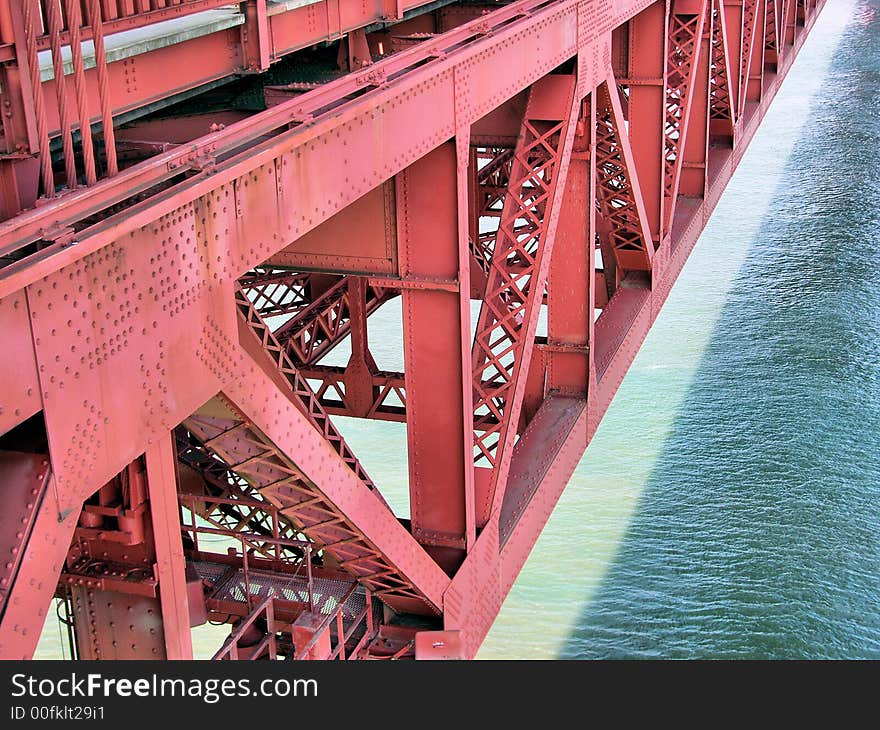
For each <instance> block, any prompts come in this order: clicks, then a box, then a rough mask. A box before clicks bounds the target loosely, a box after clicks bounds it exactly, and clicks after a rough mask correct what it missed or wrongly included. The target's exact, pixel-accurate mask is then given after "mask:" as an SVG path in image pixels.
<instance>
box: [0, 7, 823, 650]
mask: <svg viewBox="0 0 880 730" xmlns="http://www.w3.org/2000/svg"><path fill="white" fill-rule="evenodd" d="M821 4H822V3H821V1H820V2H817V0H518V1H517V2H511V3H503V2H493V1H492V0H474V1H467V2H450V0H434V1H430V2H425V0H243V1H242V2H239V3H235V4H231V3H230V2H229V0H0V99H2V122H3V124H2V138H0V149H2V154H0V221H2V222H0V328H2V330H0V331H2V335H3V339H2V341H3V353H2V357H0V434H2V436H0V489H2V492H3V497H4V499H3V510H2V512H0V657H3V658H22V657H30V656H31V655H32V654H33V652H34V649H35V647H36V645H37V641H38V639H39V637H40V632H41V629H42V626H43V624H44V621H45V620H46V617H47V615H50V612H54V611H58V613H59V616H60V617H61V620H62V623H63V625H64V626H66V627H67V632H68V639H69V643H70V646H71V650H72V652H73V655H74V656H76V657H80V658H87V659H88V658H93V659H94V658H97V659H143V658H156V659H165V658H167V659H176V658H187V657H190V656H191V655H192V638H191V627H193V626H197V625H200V624H203V623H205V622H206V621H212V622H215V623H225V624H228V629H229V633H228V638H226V640H225V642H224V643H222V646H218V647H217V653H216V656H215V658H217V659H267V658H286V659H314V658H319V659H320V658H334V659H355V658H359V659H367V658H373V659H389V658H391V659H393V658H406V657H415V658H425V659H431V658H452V657H472V656H473V655H474V654H475V653H476V652H477V650H478V648H479V646H480V643H481V642H482V640H483V638H484V637H485V635H486V633H487V631H488V630H489V628H490V626H491V624H492V621H493V619H494V618H495V615H496V614H497V612H498V610H499V608H500V606H501V603H502V601H503V600H504V598H505V596H506V595H507V592H508V591H509V590H510V588H511V585H512V584H513V582H514V581H515V580H516V577H517V574H518V573H519V571H520V569H521V567H522V566H523V563H524V562H525V560H526V558H527V556H528V554H529V551H530V549H531V547H532V545H533V544H534V542H535V540H536V539H537V537H538V535H539V533H540V532H541V529H542V527H543V525H544V523H545V521H546V520H547V518H548V516H549V514H550V512H551V511H552V509H553V507H554V504H555V503H556V501H557V499H558V498H559V496H560V494H561V492H562V490H563V488H564V487H565V484H566V482H567V480H568V479H569V477H570V475H571V473H572V471H573V470H574V468H575V465H576V464H577V462H578V460H579V459H580V457H581V455H582V454H583V452H584V450H585V448H586V447H587V444H588V443H589V441H590V438H591V437H592V435H593V433H594V432H595V430H596V427H597V425H598V423H599V421H600V419H601V418H602V415H603V413H604V412H605V410H606V409H607V408H608V405H609V403H610V401H611V399H612V398H613V396H614V394H615V391H616V390H617V388H618V386H619V384H620V382H621V380H622V378H623V377H624V375H625V373H626V372H627V369H628V367H629V365H630V363H631V362H632V360H633V357H634V356H635V354H636V352H637V350H638V349H639V346H640V345H641V343H642V341H643V339H644V337H645V335H646V333H647V332H648V330H649V328H650V327H651V324H652V322H653V321H654V319H655V318H656V316H657V314H658V312H659V311H660V308H661V307H662V305H663V302H664V300H665V299H666V296H667V295H668V294H669V291H670V289H671V287H672V285H673V284H674V282H675V280H676V277H677V275H678V273H679V271H680V270H681V268H682V265H683V264H684V262H685V260H686V258H687V256H688V254H689V252H690V251H691V249H692V248H693V246H694V244H695V242H696V241H697V238H698V237H699V235H700V232H701V230H702V228H703V226H704V224H705V222H706V220H707V218H708V217H709V215H710V214H711V212H712V209H713V207H714V206H715V204H716V203H717V201H718V199H719V196H720V195H721V193H722V191H723V190H724V187H725V185H726V184H727V181H728V179H729V178H730V176H731V174H732V173H733V171H734V169H735V167H736V165H737V163H738V161H739V160H740V158H741V156H742V154H743V152H744V150H745V149H746V147H747V146H748V144H749V140H750V139H751V137H752V135H753V134H754V133H755V130H756V129H757V127H758V125H759V124H760V122H761V119H762V117H763V115H764V113H765V111H766V110H767V107H768V105H769V104H770V103H771V101H772V100H773V97H774V95H775V93H776V91H777V89H778V88H779V85H780V83H781V82H782V79H783V77H784V76H785V74H786V72H787V70H788V69H789V67H790V66H791V64H792V62H793V61H794V58H795V56H796V55H797V53H798V50H799V49H800V47H801V45H802V43H803V41H804V39H805V37H806V35H807V33H808V32H809V30H810V28H811V26H812V24H813V21H814V20H815V18H816V15H817V13H818V12H819V10H820V8H821ZM398 296H399V297H400V311H401V321H400V327H401V329H402V333H403V349H404V360H405V367H404V368H403V371H402V372H389V371H385V370H381V369H379V367H378V366H377V364H376V361H375V360H374V358H373V356H372V354H371V351H370V341H369V337H368V331H369V329H370V328H369V327H368V323H369V319H370V315H371V314H373V313H374V312H376V311H377V310H378V309H379V308H381V307H382V306H383V304H385V303H387V302H388V301H389V300H390V299H392V298H395V297H398ZM472 312H473V313H474V316H473V317H472ZM477 312H478V315H477ZM542 313H543V314H542ZM544 316H545V317H546V320H545V321H546V334H543V333H542V334H540V335H539V334H538V333H539V327H538V325H539V318H542V317H544ZM542 321H544V320H543V319H542ZM542 327H543V325H542ZM343 342H346V343H348V345H347V346H348V347H350V352H351V355H350V358H349V359H348V362H347V364H346V365H345V366H333V365H329V364H327V361H326V356H327V354H328V353H330V352H331V351H333V350H334V348H336V347H337V346H338V345H340V343H343ZM340 416H346V417H355V418H366V419H374V420H377V421H398V422H405V424H406V436H407V445H408V450H407V457H408V464H409V508H410V509H409V515H410V516H409V517H407V518H403V517H402V516H400V515H396V514H395V513H394V511H393V510H392V509H391V507H389V505H388V503H387V502H386V499H385V498H383V494H382V492H383V487H382V484H379V483H375V482H374V481H373V480H372V479H371V477H370V475H369V474H368V473H367V471H366V469H365V467H364V465H363V463H362V462H361V461H360V460H359V459H358V456H357V454H355V453H354V452H353V451H352V449H351V447H350V446H349V444H348V443H347V442H346V440H345V437H344V435H343V433H342V432H341V431H340V430H339V429H338V427H337V425H336V424H335V423H334V419H337V420H338V417H340ZM377 427H381V426H379V425H377ZM633 437H634V438H636V439H638V434H633ZM218 546H219V547H218ZM549 569H550V570H552V566H549ZM559 579H560V580H564V576H560V577H559ZM53 601H54V603H53Z"/></svg>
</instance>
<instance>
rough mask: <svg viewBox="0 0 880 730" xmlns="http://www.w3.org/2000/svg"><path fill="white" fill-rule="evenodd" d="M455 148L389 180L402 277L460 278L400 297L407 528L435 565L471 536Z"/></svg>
mask: <svg viewBox="0 0 880 730" xmlns="http://www.w3.org/2000/svg"><path fill="white" fill-rule="evenodd" d="M458 146H464V148H465V154H464V159H459V157H461V155H459V154H457V152H456V144H455V143H451V142H450V143H447V144H444V145H442V146H440V147H439V148H437V149H436V150H434V151H433V152H431V153H429V154H427V155H426V156H425V157H423V158H421V159H420V160H418V161H417V162H415V163H414V164H412V165H410V166H409V167H408V168H407V169H406V170H404V171H403V172H402V173H400V174H399V175H398V176H397V178H396V190H397V218H398V251H399V257H400V274H401V276H404V277H411V278H417V279H422V280H425V279H441V280H446V281H449V280H457V281H458V290H457V291H455V292H449V291H442V290H438V289H431V288H425V289H404V291H403V294H402V296H403V346H404V357H405V360H406V368H405V371H406V405H407V442H408V445H409V480H410V484H409V490H410V511H411V518H412V532H413V535H414V536H415V538H416V539H417V540H418V541H419V542H420V543H422V544H423V545H425V546H426V547H428V548H429V550H431V552H432V554H434V555H435V557H437V558H438V559H439V556H440V555H441V554H443V553H444V552H446V553H447V554H448V551H444V550H443V549H444V548H452V549H453V550H455V551H463V550H465V549H467V547H468V546H469V545H470V544H471V543H472V542H473V540H474V535H475V522H474V502H473V491H474V486H473V479H474V476H473V472H474V470H473V460H472V457H471V431H472V428H473V420H472V415H471V414H472V407H471V403H472V400H471V398H472V394H471V379H470V367H469V366H470V339H471V337H470V276H469V265H470V264H469V259H470V255H469V251H468V247H467V222H466V218H465V216H466V215H467V211H466V210H464V211H462V210H461V209H460V208H461V206H463V205H464V206H466V204H467V165H468V159H467V157H468V156H467V145H458ZM462 224H463V225H462ZM432 548H434V549H432ZM436 548H440V550H437V549H436ZM447 557H448V555H447ZM453 557H454V556H453Z"/></svg>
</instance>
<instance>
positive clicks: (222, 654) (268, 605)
mask: <svg viewBox="0 0 880 730" xmlns="http://www.w3.org/2000/svg"><path fill="white" fill-rule="evenodd" d="M262 614H265V615H266V632H267V633H266V636H264V637H263V639H262V640H261V641H260V642H259V643H258V644H256V646H254V647H250V646H249V647H246V648H247V649H252V650H253V651H252V653H251V656H250V660H251V661H253V660H254V659H257V658H258V657H259V656H260V654H262V652H263V649H265V648H266V647H268V648H269V658H270V659H275V657H276V648H275V633H274V631H273V630H272V624H273V623H274V621H275V597H274V596H266V597H265V598H264V599H263V600H262V601H260V603H259V604H258V605H257V606H256V608H254V609H253V610H252V611H251V612H250V614H249V615H248V617H247V618H245V619H244V621H242V622H241V623H240V624H239V625H238V626H236V627H235V629H233V631H232V632H231V633H230V634H229V636H227V637H226V641H224V642H223V646H221V647H220V649H219V650H218V651H217V653H216V654H214V656H213V657H211V658H212V660H214V661H220V660H223V659H238V649H239V646H238V641H239V639H240V638H241V636H242V634H244V632H245V631H246V630H247V629H249V628H250V627H251V626H252V625H253V623H254V622H255V621H256V620H257V619H258V618H260V617H261V615H262ZM243 648H245V647H243Z"/></svg>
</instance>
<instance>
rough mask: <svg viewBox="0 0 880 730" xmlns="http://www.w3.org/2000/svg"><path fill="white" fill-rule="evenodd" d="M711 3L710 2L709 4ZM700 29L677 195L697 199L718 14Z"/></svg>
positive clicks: (701, 188) (706, 146)
mask: <svg viewBox="0 0 880 730" xmlns="http://www.w3.org/2000/svg"><path fill="white" fill-rule="evenodd" d="M711 1H712V0H710V2H711ZM708 12H709V13H710V17H709V18H707V22H706V23H705V24H704V25H703V34H702V37H701V38H700V39H699V44H700V49H699V50H698V51H697V52H696V56H697V62H696V68H695V70H694V77H693V91H692V96H691V101H690V104H688V106H687V107H686V108H685V110H684V113H685V114H686V115H687V116H688V120H687V129H688V132H687V137H686V138H685V140H684V147H683V149H682V155H683V159H682V162H681V178H680V180H679V184H678V192H679V194H680V195H685V196H688V197H692V198H701V197H703V196H704V195H705V193H706V162H707V159H708V152H709V124H710V119H709V109H710V99H709V84H710V79H711V76H712V73H711V69H710V61H711V58H712V54H711V44H712V36H713V33H714V32H715V31H714V28H713V25H714V24H715V23H720V22H721V20H720V17H721V16H720V13H719V14H718V15H716V16H714V17H712V16H711V10H710V11H708Z"/></svg>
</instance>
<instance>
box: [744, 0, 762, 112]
mask: <svg viewBox="0 0 880 730" xmlns="http://www.w3.org/2000/svg"><path fill="white" fill-rule="evenodd" d="M766 13H767V4H766V2H765V0H746V5H745V20H744V21H743V54H744V55H743V65H742V73H741V77H742V81H741V83H742V86H743V89H744V91H743V93H742V94H741V95H740V104H739V113H740V114H741V115H742V114H744V113H745V109H746V102H747V101H754V102H757V101H760V100H761V89H762V88H763V79H764V25H765V22H766V21H765V16H766ZM746 53H748V57H746V56H745V54H746Z"/></svg>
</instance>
